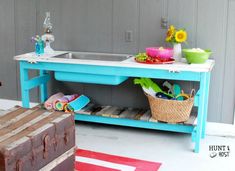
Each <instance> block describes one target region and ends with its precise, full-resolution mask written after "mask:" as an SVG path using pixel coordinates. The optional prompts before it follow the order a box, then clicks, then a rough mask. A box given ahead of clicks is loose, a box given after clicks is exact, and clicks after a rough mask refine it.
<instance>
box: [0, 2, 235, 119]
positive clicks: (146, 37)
mask: <svg viewBox="0 0 235 171" xmlns="http://www.w3.org/2000/svg"><path fill="white" fill-rule="evenodd" d="M13 6H15V7H13ZM0 8H1V10H0V11H1V15H0V21H1V22H4V23H5V26H4V25H1V26H0V37H1V39H0V45H1V46H0V49H1V53H0V56H1V63H0V66H1V67H0V71H1V72H0V76H1V77H0V79H1V80H3V82H4V84H6V85H8V86H5V87H3V88H2V89H1V91H0V97H4V98H17V97H18V98H19V94H18V96H17V95H16V94H17V92H18V93H19V91H17V89H19V87H18V88H17V86H16V85H17V79H16V76H17V75H18V74H16V72H17V71H16V70H15V65H16V64H15V63H14V62H13V61H12V60H11V57H12V55H13V54H14V53H16V54H18V53H23V52H26V51H29V50H30V49H31V48H32V47H31V45H30V43H28V41H27V39H28V38H29V37H30V36H31V34H33V33H35V32H37V33H38V34H40V33H41V32H42V22H43V18H44V15H45V14H44V13H45V12H46V11H51V14H52V21H53V24H54V26H55V28H54V34H55V36H56V42H55V43H54V47H55V48H56V49H60V50H76V51H95V52H113V53H131V54H136V53H137V52H139V51H144V49H145V47H147V46H158V45H162V44H164V33H165V31H166V30H164V29H161V26H160V20H161V17H162V16H163V17H167V18H168V19H169V23H172V24H174V25H176V26H179V27H184V28H186V29H187V31H188V32H189V40H188V45H187V46H188V47H201V48H211V49H212V50H213V52H214V54H213V58H214V59H215V60H216V66H215V69H214V70H213V73H212V84H211V91H210V102H209V103H210V104H209V105H210V107H209V116H208V120H209V121H214V122H224V123H232V122H233V111H234V102H235V88H234V87H235V69H234V66H235V64H234V58H235V51H234V44H235V23H234V18H235V13H234V11H235V0H66V1H64V0H37V1H36V0H15V4H14V0H4V2H3V1H1V2H0ZM9 9H10V10H9ZM13 9H15V10H14V11H15V12H14V14H12V13H13ZM35 13H36V14H35ZM4 15H8V16H11V17H10V18H11V19H10V20H7V19H6V18H5V17H4ZM8 26H13V28H11V27H8ZM14 26H15V30H14ZM35 27H36V28H35ZM8 28H10V29H8ZM35 29H36V30H37V31H35ZM129 30H131V31H133V42H125V40H124V33H125V31H129ZM12 33H13V34H12ZM14 33H15V35H16V36H14ZM7 34H8V36H7V39H5V40H3V39H2V37H4V36H6V35H7ZM6 40H7V43H8V44H7V43H6V42H5V41H6ZM14 40H15V43H14ZM22 42H23V43H22ZM7 47H11V50H10V49H7ZM14 48H15V51H13V49H14ZM3 62H4V64H3ZM6 64H7V65H6ZM6 66H7V67H6ZM6 71H8V72H10V71H13V72H10V73H11V75H9V76H6V74H3V73H4V72H6ZM33 74H34V73H33ZM182 85H183V86H184V87H187V88H188V89H190V88H192V87H197V86H198V85H197V84H196V83H187V84H186V83H182ZM60 90H61V91H64V92H66V93H72V92H81V93H84V94H87V95H89V96H91V97H92V99H93V100H94V101H96V102H97V103H101V104H114V105H120V106H135V107H136V106H146V105H147V102H146V100H145V97H144V96H143V93H142V92H141V90H140V88H139V87H136V86H134V85H133V84H132V80H131V79H130V80H129V81H127V82H126V83H124V84H122V85H119V86H104V85H88V84H77V83H76V84H75V83H65V82H57V81H55V80H53V81H52V82H51V83H50V93H53V92H56V91H60ZM33 96H34V97H35V98H36V96H37V90H36V91H34V92H33ZM35 98H34V99H33V100H35Z"/></svg>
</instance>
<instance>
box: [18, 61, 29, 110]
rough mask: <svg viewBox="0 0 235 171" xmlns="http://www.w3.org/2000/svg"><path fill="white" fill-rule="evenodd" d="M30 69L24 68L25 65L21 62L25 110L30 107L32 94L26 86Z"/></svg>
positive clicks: (21, 83) (22, 94) (22, 93)
mask: <svg viewBox="0 0 235 171" xmlns="http://www.w3.org/2000/svg"><path fill="white" fill-rule="evenodd" d="M28 79H29V76H28V69H26V68H25V67H24V63H23V62H20V85H21V100H22V106H23V107H25V108H29V107H30V104H29V102H30V96H29V95H30V94H29V89H28V88H27V86H26V82H27V81H28Z"/></svg>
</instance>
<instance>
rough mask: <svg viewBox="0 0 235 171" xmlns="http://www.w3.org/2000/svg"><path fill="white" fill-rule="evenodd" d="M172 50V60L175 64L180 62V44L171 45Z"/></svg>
mask: <svg viewBox="0 0 235 171" xmlns="http://www.w3.org/2000/svg"><path fill="white" fill-rule="evenodd" d="M173 49H174V55H173V57H174V59H175V61H176V62H180V61H181V58H182V49H181V44H180V43H174V45H173Z"/></svg>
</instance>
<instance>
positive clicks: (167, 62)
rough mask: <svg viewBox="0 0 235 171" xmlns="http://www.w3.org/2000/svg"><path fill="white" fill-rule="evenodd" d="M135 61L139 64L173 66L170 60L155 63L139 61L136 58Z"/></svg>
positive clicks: (172, 61) (172, 60)
mask: <svg viewBox="0 0 235 171" xmlns="http://www.w3.org/2000/svg"><path fill="white" fill-rule="evenodd" d="M135 61H136V62H138V63H141V64H173V63H174V62H175V60H174V59H173V58H171V59H170V60H167V61H160V60H159V61H156V62H150V61H139V60H138V59H137V58H135Z"/></svg>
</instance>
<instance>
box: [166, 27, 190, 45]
mask: <svg viewBox="0 0 235 171" xmlns="http://www.w3.org/2000/svg"><path fill="white" fill-rule="evenodd" d="M186 40H187V32H186V31H185V30H184V29H176V28H175V27H174V26H173V25H171V26H170V27H169V29H168V30H167V33H166V41H167V42H170V43H184V42H186Z"/></svg>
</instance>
